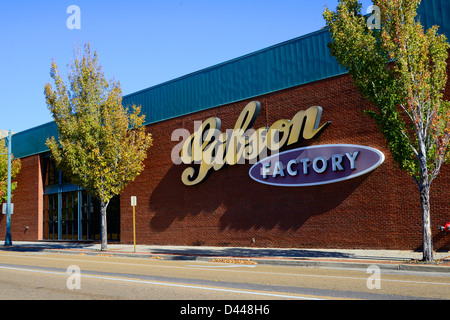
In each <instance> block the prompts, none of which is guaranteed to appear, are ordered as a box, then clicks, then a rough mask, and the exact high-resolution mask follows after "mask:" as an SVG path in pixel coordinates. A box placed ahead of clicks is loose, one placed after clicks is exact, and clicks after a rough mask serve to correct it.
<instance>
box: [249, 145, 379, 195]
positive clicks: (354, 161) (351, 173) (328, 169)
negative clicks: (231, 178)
mask: <svg viewBox="0 0 450 320" xmlns="http://www.w3.org/2000/svg"><path fill="white" fill-rule="evenodd" d="M383 162H384V154H383V153H382V152H381V151H379V150H377V149H374V148H371V147H366V146H360V145H353V144H329V145H318V146H310V147H303V148H298V149H293V150H288V151H284V152H280V153H278V154H275V155H271V156H270V157H267V158H265V159H262V160H261V161H259V162H257V163H256V164H255V165H253V166H252V167H251V168H250V171H249V174H250V177H251V178H252V179H253V180H255V181H257V182H260V183H264V184H268V185H275V186H284V187H302V186H314V185H321V184H328V183H334V182H338V181H343V180H347V179H352V178H356V177H358V176H361V175H363V174H365V173H367V172H370V171H372V170H374V169H376V168H377V167H379V166H380V165H381V164H382V163H383Z"/></svg>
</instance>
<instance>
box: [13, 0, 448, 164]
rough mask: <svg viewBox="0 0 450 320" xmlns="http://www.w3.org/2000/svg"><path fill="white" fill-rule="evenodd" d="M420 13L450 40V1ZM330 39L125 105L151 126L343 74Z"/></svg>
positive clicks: (32, 148) (27, 150)
mask: <svg viewBox="0 0 450 320" xmlns="http://www.w3.org/2000/svg"><path fill="white" fill-rule="evenodd" d="M418 17H419V18H420V20H421V22H422V24H423V25H424V26H425V27H426V28H429V27H431V26H432V25H434V24H437V25H439V26H440V29H439V31H440V32H442V33H445V34H446V35H447V38H450V0H423V1H422V4H421V5H420V7H419V9H418ZM330 41H331V37H330V34H329V32H328V29H322V30H319V31H316V32H313V33H310V34H308V35H305V36H301V37H298V38H295V39H292V40H289V41H285V42H283V43H280V44H277V45H274V46H271V47H269V48H266V49H262V50H259V51H256V52H254V53H251V54H248V55H245V56H242V57H239V58H236V59H233V60H230V61H227V62H224V63H221V64H218V65H215V66H212V67H210V68H206V69H203V70H200V71H197V72H194V73H191V74H188V75H185V76H183V77H180V78H177V79H174V80H171V81H168V82H165V83H162V84H159V85H156V86H153V87H150V88H147V89H144V90H140V91H138V92H135V93H132V94H129V95H126V96H124V97H123V101H122V104H123V105H124V106H125V107H128V106H131V105H132V104H133V103H134V104H136V105H141V106H142V112H143V113H144V114H145V115H146V124H151V123H155V122H159V121H163V120H168V119H172V118H175V117H179V116H183V115H186V114H190V113H194V112H197V111H202V110H206V109H209V108H214V107H218V106H222V105H225V104H229V103H232V102H236V101H241V100H244V99H250V98H253V97H256V96H260V95H263V94H267V93H271V92H275V91H279V90H283V89H287V88H290V87H294V86H298V85H302V84H306V83H310V82H314V81H318V80H322V79H326V78H330V77H334V76H337V75H340V74H344V73H346V71H345V70H344V69H343V68H341V67H340V66H339V64H338V63H337V61H336V60H335V58H334V57H332V56H331V55H330V53H329V49H328V47H327V44H328V43H329V42H330ZM57 135H58V132H57V128H56V125H55V123H54V122H49V123H46V124H43V125H41V126H38V127H35V128H32V129H29V130H25V131H22V132H19V133H17V134H15V135H14V136H13V146H12V147H13V153H14V155H15V157H18V158H22V157H25V156H30V155H34V154H39V153H42V152H46V151H48V149H47V147H46V145H45V141H46V139H47V138H48V137H51V136H55V137H57Z"/></svg>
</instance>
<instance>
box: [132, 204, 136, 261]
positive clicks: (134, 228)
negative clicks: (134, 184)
mask: <svg viewBox="0 0 450 320" xmlns="http://www.w3.org/2000/svg"><path fill="white" fill-rule="evenodd" d="M136 205H137V199H136V197H135V196H132V197H131V206H132V207H133V245H134V251H133V252H134V253H136V214H135V208H136Z"/></svg>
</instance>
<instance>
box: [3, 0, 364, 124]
mask: <svg viewBox="0 0 450 320" xmlns="http://www.w3.org/2000/svg"><path fill="white" fill-rule="evenodd" d="M361 2H362V4H363V11H364V12H365V10H366V9H367V7H368V6H369V5H370V4H372V1H370V0H363V1H361ZM70 5H77V6H78V7H79V8H80V10H81V14H80V17H81V29H79V30H78V29H73V30H71V29H69V28H68V27H67V25H66V21H67V19H68V18H69V17H70V16H71V13H66V11H67V8H68V7H69V6H70ZM325 6H328V7H329V8H332V9H335V8H336V6H337V0H127V1H125V0H69V1H66V0H0V43H1V50H0V129H4V130H9V129H10V130H12V131H13V132H19V131H23V130H26V129H28V128H32V127H35V126H38V125H41V124H43V123H46V122H49V121H52V117H51V114H50V112H49V111H48V108H47V105H46V103H45V98H44V93H43V91H44V85H45V84H46V83H48V82H49V83H51V84H52V85H53V81H52V79H51V78H50V75H49V71H50V64H51V61H52V59H54V60H55V62H56V64H57V65H58V67H59V69H60V71H61V72H62V73H63V74H66V73H67V65H68V63H70V62H71V61H72V59H73V48H74V46H80V47H82V46H83V45H84V44H85V43H87V42H89V43H90V44H91V47H92V48H93V49H94V50H96V51H97V52H98V55H99V62H100V64H101V65H102V66H103V70H104V71H105V75H106V77H107V78H108V79H110V78H115V79H116V80H119V81H120V83H121V86H122V91H123V94H124V95H126V94H129V93H133V92H136V91H138V90H142V89H145V88H148V87H150V86H153V85H156V84H159V83H162V82H165V81H168V80H171V79H174V78H177V77H180V76H183V75H185V74H188V73H191V72H195V71H197V70H200V69H203V68H207V67H210V66H212V65H215V64H218V63H221V62H224V61H227V60H230V59H233V58H237V57H239V56H242V55H245V54H248V53H251V52H254V51H257V50H260V49H263V48H266V47H269V46H272V45H274V44H277V43H280V42H283V41H286V40H289V39H292V38H295V37H298V36H301V35H305V34H308V33H310V32H313V31H316V30H319V29H320V28H322V27H323V26H324V25H325V22H324V20H323V18H322V12H323V9H324V7H325ZM65 80H66V78H65Z"/></svg>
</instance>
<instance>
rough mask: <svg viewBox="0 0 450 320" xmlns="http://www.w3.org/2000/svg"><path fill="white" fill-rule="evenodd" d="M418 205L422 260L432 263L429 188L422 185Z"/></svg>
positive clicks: (426, 185)
mask: <svg viewBox="0 0 450 320" xmlns="http://www.w3.org/2000/svg"><path fill="white" fill-rule="evenodd" d="M420 204H421V207H422V225H423V239H422V243H423V260H424V261H427V262H432V261H433V260H434V255H433V237H432V235H431V218H430V186H429V185H428V184H424V185H422V186H421V187H420Z"/></svg>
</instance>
